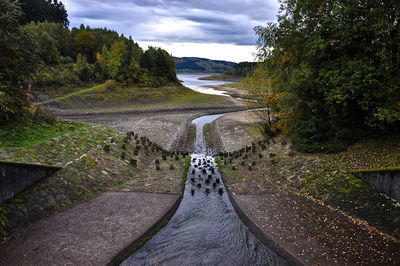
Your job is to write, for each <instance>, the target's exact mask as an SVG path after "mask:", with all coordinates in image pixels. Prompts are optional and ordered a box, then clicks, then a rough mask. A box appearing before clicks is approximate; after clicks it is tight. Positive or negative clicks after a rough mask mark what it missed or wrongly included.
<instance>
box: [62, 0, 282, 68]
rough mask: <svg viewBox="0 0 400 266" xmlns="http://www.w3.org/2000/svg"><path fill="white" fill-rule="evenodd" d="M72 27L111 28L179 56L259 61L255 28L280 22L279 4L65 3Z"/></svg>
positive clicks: (255, 0)
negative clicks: (255, 54) (255, 58)
mask: <svg viewBox="0 0 400 266" xmlns="http://www.w3.org/2000/svg"><path fill="white" fill-rule="evenodd" d="M62 2H63V3H64V5H65V7H66V9H67V12H68V19H69V21H70V27H79V26H80V25H81V24H82V23H83V24H85V25H89V26H90V27H92V28H97V27H100V28H104V27H106V28H108V29H112V30H115V31H117V32H118V33H119V34H122V33H123V34H124V35H125V36H132V39H133V40H135V41H136V42H138V43H139V45H140V46H141V47H142V48H144V49H147V47H148V46H149V45H151V46H156V47H161V48H163V49H165V50H167V51H168V52H169V53H170V54H172V55H173V56H177V57H185V56H187V57H204V58H209V59H217V60H227V61H233V62H241V61H254V53H255V52H256V41H257V36H256V35H255V34H254V31H253V28H254V27H255V26H258V25H266V23H267V22H268V21H276V15H277V14H278V9H279V4H278V0H168V1H167V0H64V1H62Z"/></svg>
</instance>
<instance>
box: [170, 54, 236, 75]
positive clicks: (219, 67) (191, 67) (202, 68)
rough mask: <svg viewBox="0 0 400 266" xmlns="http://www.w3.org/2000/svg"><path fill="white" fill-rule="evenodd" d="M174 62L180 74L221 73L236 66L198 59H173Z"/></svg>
mask: <svg viewBox="0 0 400 266" xmlns="http://www.w3.org/2000/svg"><path fill="white" fill-rule="evenodd" d="M174 61H175V64H176V70H177V71H178V72H180V73H223V72H225V71H226V70H227V69H229V68H231V67H233V66H234V65H235V64H236V63H234V62H228V61H221V60H211V59H206V58H198V57H180V58H179V57H174Z"/></svg>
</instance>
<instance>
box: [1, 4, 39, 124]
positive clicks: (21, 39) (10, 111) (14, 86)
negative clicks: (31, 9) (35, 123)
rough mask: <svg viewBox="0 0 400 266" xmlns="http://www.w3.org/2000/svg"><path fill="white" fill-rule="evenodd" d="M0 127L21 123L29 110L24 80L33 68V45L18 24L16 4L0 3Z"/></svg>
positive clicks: (18, 15)
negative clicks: (2, 124) (10, 123)
mask: <svg viewBox="0 0 400 266" xmlns="http://www.w3.org/2000/svg"><path fill="white" fill-rule="evenodd" d="M0 10H2V15H1V16H0V36H2V37H1V38H0V123H7V122H8V121H11V120H15V119H20V118H22V117H23V116H24V113H25V111H26V110H27V109H28V108H29V101H30V99H28V97H27V93H26V90H24V89H25V88H24V86H23V83H22V81H23V79H24V78H27V77H29V75H30V73H32V72H33V70H34V69H35V67H36V60H35V51H34V41H33V38H32V36H31V35H30V34H29V32H26V31H25V30H24V29H23V28H22V27H21V26H20V24H19V19H20V17H21V14H22V12H21V9H20V7H19V6H18V4H17V3H16V2H11V1H10V0H0Z"/></svg>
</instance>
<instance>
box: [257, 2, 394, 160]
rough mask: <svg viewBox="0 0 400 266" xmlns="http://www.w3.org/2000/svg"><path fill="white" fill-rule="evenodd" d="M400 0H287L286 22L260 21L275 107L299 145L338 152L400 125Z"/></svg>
mask: <svg viewBox="0 0 400 266" xmlns="http://www.w3.org/2000/svg"><path fill="white" fill-rule="evenodd" d="M399 5H400V4H399V3H398V2H396V1H383V2H379V1H378V2H377V1H372V0H366V1H345V2H343V1H333V0H332V1H323V2H320V1H314V0H313V1H306V0H287V1H282V2H281V11H280V15H279V17H278V23H269V24H267V26H266V27H261V26H258V27H256V28H255V31H256V33H257V34H258V35H259V50H258V51H259V53H258V56H259V58H260V59H262V60H263V64H264V67H265V69H266V77H267V79H268V80H269V85H268V88H269V90H270V93H271V94H269V95H274V94H278V95H279V97H278V103H277V106H276V108H273V111H274V112H275V114H276V116H277V121H278V122H279V123H281V126H282V125H285V126H286V127H289V128H288V130H287V132H292V133H293V138H292V139H293V141H294V143H295V145H296V147H297V148H298V149H300V150H301V151H306V152H315V151H324V152H331V151H336V150H341V149H344V148H345V147H346V146H347V145H348V144H349V143H351V142H353V141H354V140H355V139H357V138H360V137H362V136H365V135H367V134H371V132H374V131H381V130H397V131H398V130H399V129H400V112H399V111H400V105H399V102H400V88H399V86H400V49H399V45H398V44H399V43H400V28H399V27H400V26H399V17H400V6H399Z"/></svg>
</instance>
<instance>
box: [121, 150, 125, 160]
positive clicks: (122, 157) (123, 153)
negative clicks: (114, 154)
mask: <svg viewBox="0 0 400 266" xmlns="http://www.w3.org/2000/svg"><path fill="white" fill-rule="evenodd" d="M125 156H126V154H125V152H122V153H121V159H122V160H125Z"/></svg>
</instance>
